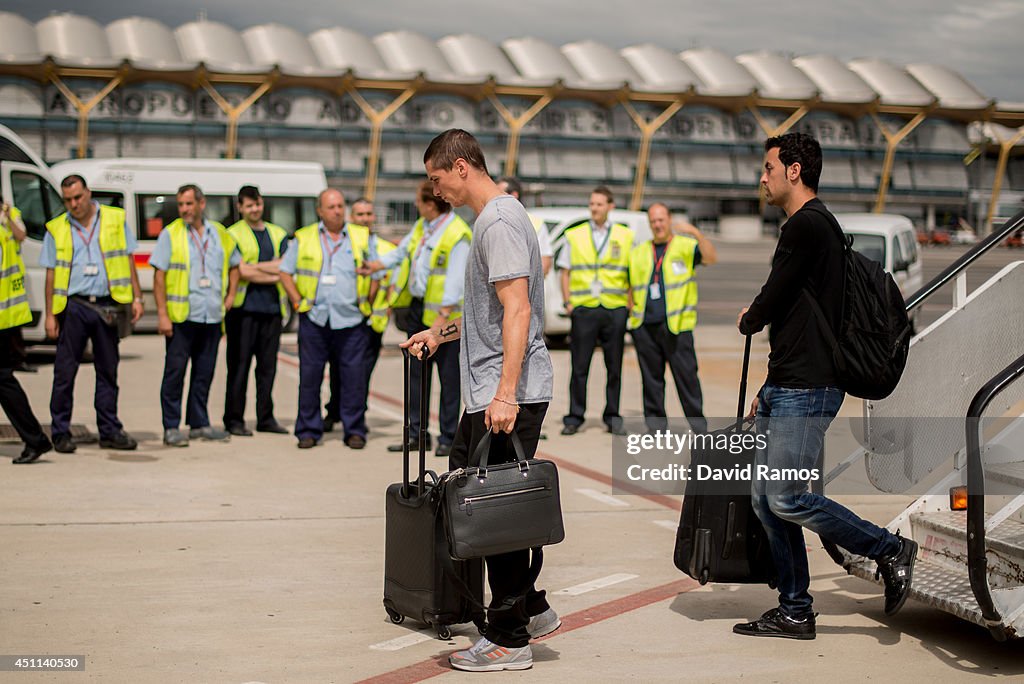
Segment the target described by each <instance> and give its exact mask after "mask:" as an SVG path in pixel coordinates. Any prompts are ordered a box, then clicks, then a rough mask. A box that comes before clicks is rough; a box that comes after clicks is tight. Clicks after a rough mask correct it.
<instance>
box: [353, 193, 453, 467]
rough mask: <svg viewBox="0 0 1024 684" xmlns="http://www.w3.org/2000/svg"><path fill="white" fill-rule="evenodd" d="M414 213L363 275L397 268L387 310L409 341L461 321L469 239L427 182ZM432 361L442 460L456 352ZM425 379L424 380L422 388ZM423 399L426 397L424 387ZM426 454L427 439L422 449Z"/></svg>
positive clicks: (414, 408)
mask: <svg viewBox="0 0 1024 684" xmlns="http://www.w3.org/2000/svg"><path fill="white" fill-rule="evenodd" d="M416 208H417V209H418V210H419V212H420V218H419V220H418V221H416V224H415V225H414V226H413V227H412V230H411V231H410V232H409V234H408V235H406V236H405V238H404V239H403V240H402V241H401V242H400V243H399V244H398V248H397V249H395V250H394V251H392V252H391V253H389V254H387V255H385V256H383V257H381V261H380V262H379V263H375V264H368V265H367V266H368V268H369V270H368V272H372V271H375V270H384V269H390V268H394V267H396V266H398V265H399V264H401V270H400V271H399V275H398V280H397V281H396V283H395V292H397V293H398V295H397V296H396V297H395V301H394V304H393V305H392V308H393V309H395V310H400V309H404V312H402V313H396V314H395V316H396V318H395V322H396V325H398V328H399V330H402V331H403V332H406V333H408V334H409V335H415V334H416V333H418V332H421V331H423V330H427V329H429V328H431V327H436V326H437V325H439V324H440V323H439V322H438V321H441V323H443V322H445V321H454V320H456V319H458V318H459V317H461V316H462V296H463V290H464V288H465V275H466V258H467V256H468V255H469V245H470V241H471V240H472V239H473V234H472V233H471V232H470V229H469V226H468V225H466V222H465V221H463V220H462V219H461V218H459V217H458V216H457V215H456V214H455V212H454V211H452V206H451V205H450V204H448V202H446V201H445V200H444V199H442V198H440V197H436V196H435V195H434V189H433V186H432V185H431V184H430V182H429V181H425V182H423V183H422V184H420V187H419V189H418V191H417V193H416ZM400 319H401V320H400ZM433 359H434V365H435V366H436V367H437V376H438V380H439V381H440V383H441V410H440V411H439V417H440V428H441V434H440V437H439V438H438V445H437V452H436V455H437V456H444V457H447V456H448V455H449V454H450V453H451V448H452V442H454V441H455V428H456V427H457V426H458V423H459V402H460V399H461V398H460V392H459V383H460V380H459V346H458V345H454V344H450V345H447V346H445V347H442V348H441V349H439V350H438V352H437V353H436V354H434V356H433ZM412 363H413V368H412V371H411V372H412V381H411V384H410V389H411V392H412V394H411V398H412V401H411V405H410V406H409V412H410V416H411V420H410V427H411V430H410V432H409V434H410V438H409V440H410V445H409V446H410V449H412V450H414V451H415V450H416V449H418V448H419V438H418V435H419V430H420V415H419V414H420V407H419V403H420V399H419V397H420V372H419V367H418V366H417V364H419V363H420V361H419V360H413V362H412ZM431 377H432V376H427V382H428V384H429V383H430V381H431ZM427 396H430V388H429V386H428V387H427ZM412 435H417V437H413V436H412ZM430 448H431V444H430V442H429V434H428V441H427V443H426V444H425V445H424V449H426V450H429V449H430ZM402 449H403V445H402V444H392V445H390V446H389V447H388V451H402Z"/></svg>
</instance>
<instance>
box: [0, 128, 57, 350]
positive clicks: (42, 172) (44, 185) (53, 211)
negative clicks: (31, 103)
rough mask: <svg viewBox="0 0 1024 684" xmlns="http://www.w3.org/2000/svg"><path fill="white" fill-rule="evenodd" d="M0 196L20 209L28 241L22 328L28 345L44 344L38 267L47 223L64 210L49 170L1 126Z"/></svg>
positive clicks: (24, 248)
mask: <svg viewBox="0 0 1024 684" xmlns="http://www.w3.org/2000/svg"><path fill="white" fill-rule="evenodd" d="M0 194H2V195H3V200H4V202H7V203H8V204H13V205H14V206H15V207H17V208H18V209H20V210H21V218H22V220H23V221H24V222H25V228H26V229H27V230H28V238H27V239H26V240H25V241H24V242H23V243H22V244H21V257H22V259H23V260H24V261H25V290H26V291H27V292H28V301H29V308H30V309H31V310H32V321H31V322H30V323H28V324H27V325H25V326H24V327H23V328H22V334H23V335H24V337H25V340H26V341H27V342H43V341H44V340H45V339H46V331H45V329H44V325H43V322H44V321H43V319H44V318H45V316H44V314H45V312H46V310H45V302H44V299H45V297H44V293H45V286H46V271H44V270H43V269H41V268H39V253H40V252H41V251H42V248H43V236H44V235H45V234H46V222H47V221H49V220H50V219H51V218H53V217H54V216H57V215H59V214H60V213H61V212H63V211H64V204H63V202H62V201H61V198H60V192H58V190H57V185H56V183H54V178H53V176H52V174H51V173H50V169H49V168H48V167H47V166H46V164H45V163H44V162H43V160H42V159H40V158H39V156H38V155H37V154H36V153H35V152H33V151H32V149H31V148H30V147H29V146H28V144H27V143H26V142H25V141H24V140H22V139H21V138H20V137H19V136H18V135H17V134H16V133H15V132H14V131H12V130H11V129H9V128H7V127H6V126H0Z"/></svg>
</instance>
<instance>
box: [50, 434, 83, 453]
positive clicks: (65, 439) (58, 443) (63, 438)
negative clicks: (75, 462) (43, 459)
mask: <svg viewBox="0 0 1024 684" xmlns="http://www.w3.org/2000/svg"><path fill="white" fill-rule="evenodd" d="M53 448H54V449H56V450H57V451H59V452H60V453H62V454H73V453H75V449H76V448H77V447H76V446H75V443H74V442H72V441H71V435H66V434H65V435H54V436H53Z"/></svg>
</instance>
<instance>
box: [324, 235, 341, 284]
mask: <svg viewBox="0 0 1024 684" xmlns="http://www.w3.org/2000/svg"><path fill="white" fill-rule="evenodd" d="M321 240H323V237H322V235H321ZM328 242H329V243H331V244H332V245H333V247H331V248H329V247H328V246H327V243H328ZM343 244H345V240H344V237H342V239H341V240H338V241H337V242H334V240H332V239H330V238H328V239H327V240H324V241H323V242H321V247H322V248H323V250H324V255H325V256H326V257H327V272H326V273H325V272H323V271H322V270H321V272H320V284H321V285H337V284H338V276H337V275H335V274H334V273H332V272H331V271H333V270H334V255H335V254H337V253H338V250H339V249H341V246H342V245H343Z"/></svg>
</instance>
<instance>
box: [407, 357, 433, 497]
mask: <svg viewBox="0 0 1024 684" xmlns="http://www.w3.org/2000/svg"><path fill="white" fill-rule="evenodd" d="M428 355H429V352H428V351H427V348H426V346H424V347H423V350H422V351H421V352H420V433H419V435H418V436H417V437H418V440H419V447H420V453H419V456H420V459H419V461H420V470H419V476H418V478H417V482H418V483H419V484H418V485H417V486H418V487H419V489H420V491H422V490H423V485H424V483H425V482H426V477H427V415H428V409H429V403H428V396H427V391H428V387H427V378H429V377H430V376H429V375H428V373H429V365H428V364H429V361H428V360H427V358H428ZM410 359H411V356H410V354H409V350H408V349H403V350H402V361H403V366H404V369H403V370H404V372H403V373H402V496H403V497H404V498H406V499H408V498H409V438H410V437H411V436H412V435H411V434H410V433H411V432H412V425H411V422H412V421H411V419H410V416H409V406H410V405H411V404H412V363H411V360H410Z"/></svg>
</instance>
